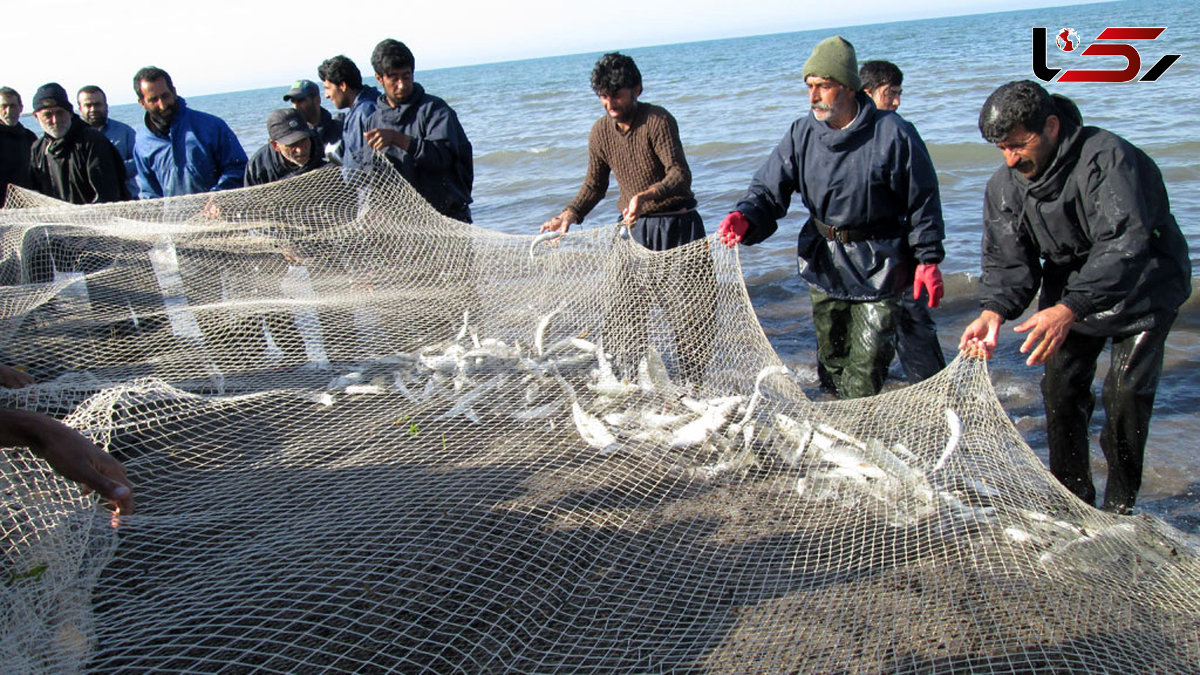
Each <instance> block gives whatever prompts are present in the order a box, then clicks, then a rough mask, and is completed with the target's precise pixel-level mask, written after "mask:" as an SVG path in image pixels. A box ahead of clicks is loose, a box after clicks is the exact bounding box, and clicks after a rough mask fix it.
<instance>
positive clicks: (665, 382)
mask: <svg viewBox="0 0 1200 675" xmlns="http://www.w3.org/2000/svg"><path fill="white" fill-rule="evenodd" d="M638 386H639V387H641V389H642V391H644V392H646V393H653V392H655V391H667V388H668V387H670V386H671V376H670V375H668V374H667V365H666V364H665V363H663V360H662V355H661V354H659V353H658V350H657V349H655V348H654V346H653V345H651V346H649V347H648V348H647V349H646V356H645V358H643V359H642V360H641V362H640V363H639V364H638Z"/></svg>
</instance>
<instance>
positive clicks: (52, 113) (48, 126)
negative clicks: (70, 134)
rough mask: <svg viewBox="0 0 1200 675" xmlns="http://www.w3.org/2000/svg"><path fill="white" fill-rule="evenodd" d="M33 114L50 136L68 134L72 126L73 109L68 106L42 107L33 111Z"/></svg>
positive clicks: (60, 136) (56, 136) (58, 136)
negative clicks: (67, 107) (70, 109)
mask: <svg viewBox="0 0 1200 675" xmlns="http://www.w3.org/2000/svg"><path fill="white" fill-rule="evenodd" d="M33 116H34V118H35V119H37V121H38V124H40V125H42V131H44V132H46V135H47V136H49V137H50V138H62V137H63V136H66V135H67V129H70V128H71V111H69V110H67V109H66V108H60V107H58V106H54V107H53V108H42V109H41V110H39V111H37V112H35V113H33Z"/></svg>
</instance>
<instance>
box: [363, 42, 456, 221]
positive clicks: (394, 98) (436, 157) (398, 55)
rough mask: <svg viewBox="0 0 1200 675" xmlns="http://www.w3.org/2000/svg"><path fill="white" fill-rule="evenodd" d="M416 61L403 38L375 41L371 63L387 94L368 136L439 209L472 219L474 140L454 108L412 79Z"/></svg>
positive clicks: (378, 108) (373, 116)
mask: <svg viewBox="0 0 1200 675" xmlns="http://www.w3.org/2000/svg"><path fill="white" fill-rule="evenodd" d="M415 65H416V61H415V59H414V58H413V53H412V52H411V51H410V50H409V49H408V47H407V46H405V44H404V43H403V42H399V41H397V40H391V39H387V40H383V41H382V42H380V43H379V44H377V45H375V50H374V51H373V52H372V53H371V67H373V68H374V69H375V79H376V80H378V81H379V82H380V84H382V85H383V95H382V96H380V97H379V100H378V103H377V104H376V106H375V112H374V114H372V115H371V119H370V120H368V121H367V131H366V134H365V136H364V138H365V140H366V142H367V145H369V146H370V147H371V148H372V149H374V151H375V152H379V153H382V154H383V155H384V156H385V157H387V159H388V161H389V162H391V163H392V166H394V167H396V170H397V171H399V172H400V175H401V176H404V179H405V180H407V181H408V182H409V183H411V184H412V186H413V188H415V189H416V191H417V192H419V193H420V194H421V196H422V197H424V198H425V201H427V202H429V203H430V204H431V205H432V206H433V208H435V209H437V210H438V212H439V213H441V214H442V215H445V216H449V217H451V218H454V219H455V220H461V221H463V222H464V223H469V222H471V186H472V184H473V183H474V180H475V167H474V162H473V159H472V156H471V152H472V151H471V141H469V140H467V134H466V132H465V131H463V128H462V125H461V124H459V122H458V115H457V114H455V112H454V109H453V108H451V107H450V106H449V105H447V104H446V102H445V101H443V100H442V99H440V98H438V97H436V96H433V95H431V94H429V93H427V92H426V91H425V88H424V87H422V86H421V84H420V83H419V82H415V81H414V80H413V69H414V68H415Z"/></svg>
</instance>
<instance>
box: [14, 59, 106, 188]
mask: <svg viewBox="0 0 1200 675" xmlns="http://www.w3.org/2000/svg"><path fill="white" fill-rule="evenodd" d="M33 116H34V117H35V118H36V119H37V121H38V124H40V125H42V131H44V132H45V134H44V135H43V136H42V137H41V138H39V139H38V141H37V142H36V143H34V144H33V147H32V148H31V149H30V156H29V174H30V179H31V181H32V182H33V186H34V189H36V190H37V191H38V192H41V193H42V194H44V195H47V196H50V197H54V198H55V199H61V200H62V201H65V202H70V203H72V204H97V203H101V202H115V201H121V200H126V199H129V198H130V195H129V190H128V188H126V187H125V164H124V161H123V160H122V159H121V155H120V153H118V152H117V149H116V148H114V147H113V144H112V143H110V142H109V140H108V139H107V138H105V137H104V134H102V133H100V132H99V131H96V130H95V129H93V128H91V127H89V126H88V125H87V123H86V122H84V121H83V120H82V119H80V118H79V116H78V115H76V114H75V113H74V111H73V110H72V108H71V100H70V99H69V98H67V92H66V90H65V89H63V88H62V86H61V85H59V84H58V83H56V82H51V83H49V84H45V85H42V86H41V87H40V88H38V90H37V94H35V95H34V97H33Z"/></svg>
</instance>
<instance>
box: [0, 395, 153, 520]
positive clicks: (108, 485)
mask: <svg viewBox="0 0 1200 675" xmlns="http://www.w3.org/2000/svg"><path fill="white" fill-rule="evenodd" d="M21 445H24V446H28V447H29V449H30V450H32V451H33V453H34V454H36V455H38V456H39V457H41V458H43V459H45V460H46V461H47V462H49V464H50V466H51V468H53V469H54V470H55V471H56V472H58V474H59V475H61V476H62V477H64V478H67V479H69V480H73V481H75V482H76V483H81V484H83V485H84V486H85V488H86V489H87V490H95V491H96V492H99V493H100V494H101V495H103V496H104V497H105V498H106V499H108V500H109V501H111V502H112V503H113V504H115V505H116V507H117V513H118V514H129V513H133V488H132V486H130V484H129V480H128V479H127V478H126V477H125V467H124V466H122V465H121V463H120V462H118V461H117V460H116V459H115V458H114V457H113V456H112V455H110V454H108V453H107V452H104V451H103V450H101V449H100V448H99V447H97V446H96V444H95V443H92V441H91V440H90V439H89V438H87V437H86V436H84V435H83V434H81V433H79V432H78V431H75V430H74V429H72V428H71V427H69V426H67V425H66V424H63V423H62V422H60V421H58V420H56V419H54V418H53V417H49V416H48V415H43V414H42V413H37V412H33V411H29V410H13V409H10V408H0V446H5V447H7V446H21ZM114 525H115V521H114Z"/></svg>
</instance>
